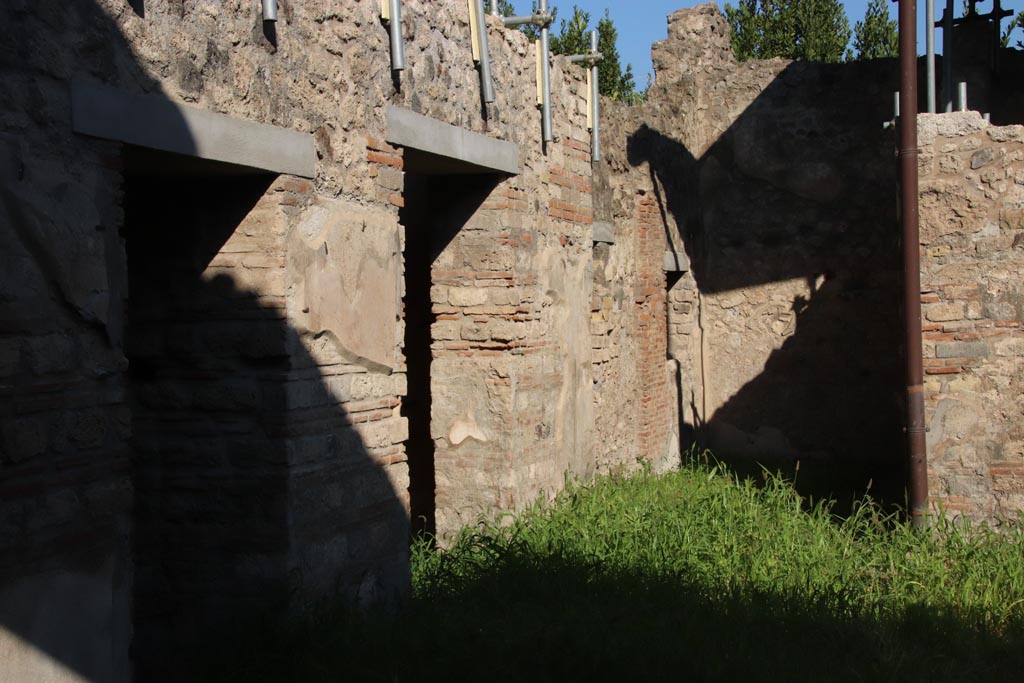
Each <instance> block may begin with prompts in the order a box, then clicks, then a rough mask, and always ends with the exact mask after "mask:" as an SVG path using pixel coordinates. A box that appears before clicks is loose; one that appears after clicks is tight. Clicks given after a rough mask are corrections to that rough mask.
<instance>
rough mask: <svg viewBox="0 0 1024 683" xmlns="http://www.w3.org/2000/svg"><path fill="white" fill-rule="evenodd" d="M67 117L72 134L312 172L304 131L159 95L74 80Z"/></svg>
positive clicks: (313, 152)
mask: <svg viewBox="0 0 1024 683" xmlns="http://www.w3.org/2000/svg"><path fill="white" fill-rule="evenodd" d="M71 121H72V128H73V130H74V131H75V132H76V133H83V134H85V135H92V136H94V137H98V138H105V139H107V140H118V141H120V142H125V143H128V144H131V145H138V146H140V147H147V148H150V149H158V150H162V151H164V152H173V153H176V154H183V155H186V156H192V157H198V158H200V159H210V160H213V161H222V162H226V163H229V164H237V165H239V166H247V167H250V168H258V169H263V170H266V171H271V172H274V173H288V174H292V175H297V176H302V177H304V178H313V177H315V176H316V146H315V144H314V143H313V136H312V135H309V134H308V133H300V132H298V131H294V130H289V129H287V128H280V127H278V126H270V125H267V124H263V123H254V122H252V121H243V120H241V119H236V118H233V117H231V116H226V115H224V114H217V113H214V112H211V111H206V110H204V109H199V108H197V107H190V106H186V105H184V104H179V103H178V102H172V101H171V100H168V99H167V98H165V97H160V96H158V95H135V94H132V93H128V92H125V91H123V90H119V89H117V88H112V87H109V86H104V85H98V84H95V83H88V82H84V81H74V82H72V84H71Z"/></svg>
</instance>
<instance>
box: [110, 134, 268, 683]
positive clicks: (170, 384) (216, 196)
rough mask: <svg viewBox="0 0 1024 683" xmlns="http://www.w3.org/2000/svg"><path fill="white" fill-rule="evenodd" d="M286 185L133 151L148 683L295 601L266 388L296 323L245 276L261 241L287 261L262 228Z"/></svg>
mask: <svg viewBox="0 0 1024 683" xmlns="http://www.w3.org/2000/svg"><path fill="white" fill-rule="evenodd" d="M274 177H275V176H274V175H269V174H266V173H257V172H255V171H253V170H251V169H246V168H242V167H238V166H233V165H229V164H221V163H217V162H210V161H204V160H200V159H195V158H191V157H184V156H179V155H174V154H169V153H163V152H155V151H151V150H144V149H141V148H134V147H127V148H126V152H125V183H124V200H123V207H124V224H123V229H122V235H123V238H124V241H125V252H126V257H127V280H128V288H127V289H128V299H127V305H126V319H125V355H126V356H127V358H128V363H129V369H128V403H129V406H130V409H131V429H132V462H131V470H132V471H131V479H132V484H133V488H134V504H133V512H132V526H133V528H132V534H131V538H132V556H133V565H134V579H133V600H132V605H133V606H132V610H133V615H132V621H133V643H132V657H133V659H134V662H135V670H136V675H137V676H138V677H139V678H140V679H141V680H148V681H165V680H181V677H182V676H186V677H187V672H188V671H189V666H190V662H191V661H192V658H193V657H195V656H199V655H200V651H201V650H203V649H204V648H208V647H211V642H212V643H223V642H224V641H225V639H227V638H230V637H231V634H232V633H234V632H236V631H237V629H238V628H239V624H240V623H242V620H243V619H244V616H245V615H244V614H242V612H243V611H244V610H245V609H247V608H251V609H253V610H254V611H255V609H256V607H257V604H258V606H259V608H260V609H266V608H268V607H271V606H272V605H274V604H275V603H276V602H281V603H282V604H283V603H284V601H285V600H287V597H288V596H287V592H286V583H285V582H284V581H283V580H281V579H282V578H283V577H285V576H286V573H287V567H286V564H285V559H286V555H285V551H286V549H287V526H286V522H287V518H286V513H287V509H286V503H287V501H286V469H285V466H286V463H287V460H286V458H285V457H284V456H285V453H284V450H283V449H281V448H278V447H276V446H275V444H279V443H280V441H279V440H277V439H275V438H274V435H273V434H272V431H273V425H274V423H275V419H274V418H275V414H274V413H275V412H279V411H277V410H275V405H274V401H275V399H274V398H273V394H272V392H271V393H270V394H267V392H265V389H266V387H267V385H268V380H271V379H272V378H275V377H279V376H280V375H281V373H283V372H285V371H286V369H287V363H288V359H287V355H286V348H285V338H286V335H285V330H286V321H285V320H284V309H283V306H280V307H278V306H275V305H274V304H273V303H272V302H269V301H268V297H266V296H264V295H262V294H261V293H260V289H261V288H260V287H259V285H258V283H255V282H253V281H252V275H249V276H248V277H243V276H242V275H241V272H240V271H242V267H241V261H242V259H243V258H246V257H247V255H244V248H245V247H244V246H243V245H242V244H241V242H244V241H245V240H246V239H249V237H248V236H250V235H251V240H250V241H252V242H253V248H254V250H255V249H257V248H258V249H259V250H260V251H262V254H260V255H261V257H263V258H266V257H268V256H269V255H270V254H272V253H273V251H274V247H273V245H271V244H269V243H268V244H261V245H259V247H257V245H256V244H255V242H260V241H263V242H265V241H266V240H267V234H268V233H272V232H273V231H267V230H264V229H261V226H265V225H266V223H265V222H266V221H269V220H273V211H272V210H271V209H269V208H267V207H264V206H262V205H263V204H264V203H265V202H266V201H267V199H266V196H267V190H268V188H269V186H270V183H271V182H272V181H273V179H274ZM271 201H273V200H271ZM240 226H246V227H245V228H244V229H242V230H240V229H239V228H240ZM250 227H251V228H252V229H250ZM236 234H238V235H239V237H240V238H241V241H239V242H238V243H237V244H236V243H235V240H234V237H233V236H235V235H236ZM229 240H230V241H231V242H232V244H233V245H234V246H232V247H231V248H226V247H225V245H226V244H228V243H229ZM254 253H256V252H255V251H254ZM253 263H254V262H253ZM263 265H266V264H265V263H264V264H263ZM236 266H237V271H239V273H238V275H235V274H234V273H235V271H236ZM268 396H269V398H268ZM277 408H281V406H277ZM271 609H272V607H271Z"/></svg>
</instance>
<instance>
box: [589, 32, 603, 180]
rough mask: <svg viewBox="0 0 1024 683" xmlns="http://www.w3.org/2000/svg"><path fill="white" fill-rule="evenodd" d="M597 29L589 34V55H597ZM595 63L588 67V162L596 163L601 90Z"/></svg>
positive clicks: (598, 146) (599, 142)
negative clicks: (590, 109)
mask: <svg viewBox="0 0 1024 683" xmlns="http://www.w3.org/2000/svg"><path fill="white" fill-rule="evenodd" d="M597 37H598V36H597V29H594V30H593V31H591V32H590V53H591V54H593V55H596V54H597ZM597 73H598V71H597V61H596V60H595V61H594V63H593V64H591V65H590V88H591V91H590V102H591V106H592V107H593V109H594V113H593V121H592V126H593V128H591V131H590V160H591V161H592V162H597V161H600V160H601V105H600V102H599V95H600V92H601V89H600V88H599V87H598V75H597Z"/></svg>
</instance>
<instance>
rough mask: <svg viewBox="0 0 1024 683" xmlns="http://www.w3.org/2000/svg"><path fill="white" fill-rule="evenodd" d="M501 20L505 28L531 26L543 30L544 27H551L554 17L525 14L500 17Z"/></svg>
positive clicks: (551, 15)
mask: <svg viewBox="0 0 1024 683" xmlns="http://www.w3.org/2000/svg"><path fill="white" fill-rule="evenodd" d="M501 20H502V22H504V24H505V26H507V27H512V26H525V25H526V24H533V25H534V26H536V27H538V28H544V27H545V26H551V24H552V22H554V20H555V16H554V15H553V14H527V15H521V16H517V17H502V18H501Z"/></svg>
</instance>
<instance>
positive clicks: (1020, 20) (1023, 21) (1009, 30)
mask: <svg viewBox="0 0 1024 683" xmlns="http://www.w3.org/2000/svg"><path fill="white" fill-rule="evenodd" d="M1017 28H1024V10H1021V11H1020V12H1018V13H1017V16H1015V17H1014V18H1013V19H1010V23H1009V24H1007V25H1006V30H1005V31H1003V37H1002V45H1003V47H1010V36H1011V35H1012V34H1013V31H1014V29H1017ZM1017 47H1018V48H1020V49H1024V42H1021V41H1019V40H1018V41H1017Z"/></svg>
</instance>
